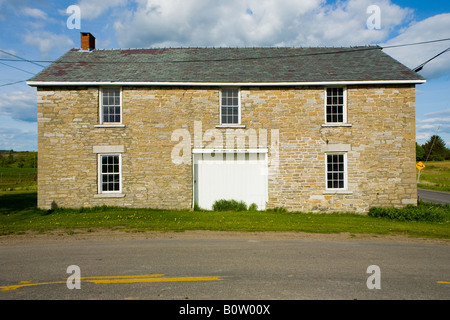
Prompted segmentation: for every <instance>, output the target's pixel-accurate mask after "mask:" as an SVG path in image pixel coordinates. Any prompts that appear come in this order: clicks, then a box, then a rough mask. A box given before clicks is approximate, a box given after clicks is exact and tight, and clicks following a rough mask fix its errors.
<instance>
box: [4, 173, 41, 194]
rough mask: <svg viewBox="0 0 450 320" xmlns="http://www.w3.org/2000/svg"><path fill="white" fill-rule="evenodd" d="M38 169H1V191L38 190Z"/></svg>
mask: <svg viewBox="0 0 450 320" xmlns="http://www.w3.org/2000/svg"><path fill="white" fill-rule="evenodd" d="M36 186H37V184H36V169H34V168H0V191H14V190H36V188H37V187H36Z"/></svg>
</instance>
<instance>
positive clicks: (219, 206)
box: [212, 199, 247, 211]
mask: <svg viewBox="0 0 450 320" xmlns="http://www.w3.org/2000/svg"><path fill="white" fill-rule="evenodd" d="M212 209H213V211H247V205H246V204H245V202H243V201H239V202H238V201H236V200H225V199H221V200H217V201H215V202H214V204H213V206H212Z"/></svg>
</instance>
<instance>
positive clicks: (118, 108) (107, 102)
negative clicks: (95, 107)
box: [100, 88, 122, 124]
mask: <svg viewBox="0 0 450 320" xmlns="http://www.w3.org/2000/svg"><path fill="white" fill-rule="evenodd" d="M121 93H122V90H121V88H102V89H101V95H100V122H101V123H102V124H103V123H105V124H109V123H111V124H114V123H121V122H122V95H121Z"/></svg>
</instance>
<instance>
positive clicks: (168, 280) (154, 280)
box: [88, 277, 222, 284]
mask: <svg viewBox="0 0 450 320" xmlns="http://www.w3.org/2000/svg"><path fill="white" fill-rule="evenodd" d="M219 280H222V279H220V278H219V277H184V278H148V279H111V280H107V279H98V280H88V282H92V283H95V284H99V283H137V282H179V281H219Z"/></svg>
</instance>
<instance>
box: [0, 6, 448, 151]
mask: <svg viewBox="0 0 450 320" xmlns="http://www.w3.org/2000/svg"><path fill="white" fill-rule="evenodd" d="M70 5H77V6H79V8H80V13H81V20H80V21H81V28H80V29H69V28H68V27H67V20H68V18H69V16H70V14H68V13H67V12H66V9H67V8H68V7H69V6H70ZM370 5H376V6H378V7H379V8H380V21H381V24H380V27H381V28H380V29H371V28H368V25H367V20H368V18H369V17H370V16H371V14H370V13H367V8H368V7H369V6H370ZM0 28H1V30H2V33H1V37H0V50H1V51H0V149H6V150H9V149H14V150H28V151H35V150H37V111H36V89H35V88H31V87H29V86H27V85H26V83H25V82H24V80H28V79H29V78H31V77H32V75H33V74H35V73H37V72H39V71H41V70H42V69H43V67H44V66H47V65H48V64H49V63H48V62H45V61H52V60H55V59H57V58H58V57H60V56H61V55H62V54H64V53H65V52H66V51H68V50H70V49H71V48H78V47H79V45H80V31H82V32H91V33H92V34H93V35H94V36H95V37H96V40H97V41H96V46H97V48H106V49H108V48H147V47H190V46H195V47H197V46H200V47H201V46H216V47H218V46H226V47H228V46H233V47H242V46H304V47H309V46H355V45H367V44H379V45H381V46H390V45H396V44H405V43H415V42H422V41H430V40H437V39H447V38H450V1H417V0H414V1H411V0H409V1H406V0H392V1H390V0H381V1H376V0H346V1H345V0H342V1H326V0H283V1H281V0H228V1H221V0H215V1H212V0H135V1H127V0H79V1H76V0H72V1H56V0H0ZM448 47H450V41H443V42H435V43H429V44H424V45H414V46H408V47H399V48H391V49H385V52H386V53H388V54H390V55H391V56H393V57H394V58H395V59H397V60H399V61H400V62H402V63H404V64H405V65H406V66H408V67H410V68H413V67H416V66H418V65H419V64H421V63H423V62H425V61H426V60H428V59H429V58H431V57H432V56H434V55H436V54H438V53H439V52H441V51H443V50H445V49H446V48H448ZM12 55H14V56H15V57H14V56H12ZM17 57H20V58H24V59H27V60H32V61H33V63H31V62H26V61H21V62H18V61H9V60H11V59H14V60H16V59H18V58H17ZM420 74H421V75H423V76H424V77H426V78H427V83H425V84H422V85H419V86H417V87H416V89H417V91H416V138H417V139H416V140H417V141H418V142H419V143H421V144H422V143H424V142H426V140H427V139H428V138H429V137H430V136H431V135H433V134H438V135H440V136H441V137H442V138H444V140H445V141H446V143H447V146H448V147H450V98H449V96H448V95H447V93H448V91H449V89H450V51H449V52H446V53H445V54H443V55H441V56H439V57H438V58H436V59H435V60H433V61H431V62H430V63H428V64H426V65H425V67H424V69H423V70H422V71H421V72H420ZM16 82H17V83H16ZM13 83H15V84H13Z"/></svg>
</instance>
